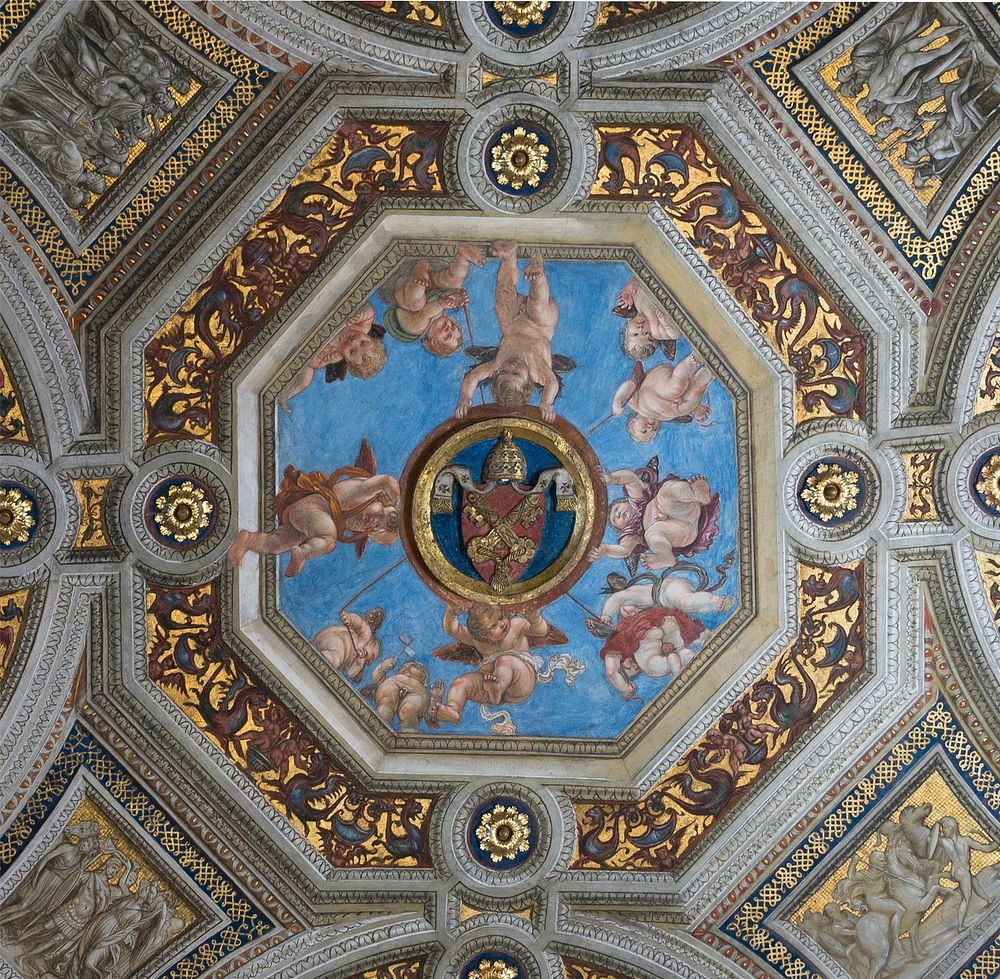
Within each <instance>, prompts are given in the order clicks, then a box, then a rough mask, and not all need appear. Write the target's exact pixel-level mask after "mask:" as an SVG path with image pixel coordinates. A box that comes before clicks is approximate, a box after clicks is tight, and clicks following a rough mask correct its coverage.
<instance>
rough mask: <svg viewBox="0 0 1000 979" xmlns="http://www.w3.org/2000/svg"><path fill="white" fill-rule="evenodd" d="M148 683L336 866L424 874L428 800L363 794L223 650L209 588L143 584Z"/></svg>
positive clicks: (213, 590)
mask: <svg viewBox="0 0 1000 979" xmlns="http://www.w3.org/2000/svg"><path fill="white" fill-rule="evenodd" d="M146 597H147V603H148V604H147V643H148V657H149V659H148V669H149V676H150V679H151V680H152V681H153V682H154V683H155V684H156V685H157V687H159V689H160V690H162V691H163V693H164V694H166V696H167V697H169V698H170V700H172V701H173V703H174V704H176V705H177V706H178V707H179V708H180V709H181V710H183V711H184V713H185V714H186V715H187V717H188V718H189V719H190V720H191V721H192V722H193V723H194V724H195V726H196V727H197V728H198V730H200V731H201V732H202V733H203V734H204V736H205V737H206V738H207V739H208V740H209V741H210V742H211V743H212V744H213V745H215V746H216V747H217V748H218V749H220V750H221V752H222V753H223V755H224V756H225V757H226V759H227V760H228V761H229V762H230V763H232V764H235V765H236V766H237V767H238V768H239V769H240V770H241V771H242V772H243V773H244V774H246V775H248V776H249V777H250V778H251V779H252V781H253V782H254V784H255V785H256V786H257V788H258V789H259V791H260V792H261V794H262V795H263V796H264V797H265V798H266V799H267V800H268V801H269V802H270V803H271V805H273V806H274V808H275V809H277V810H278V811H279V812H280V813H282V814H283V815H285V816H286V817H287V818H288V819H290V820H291V821H292V823H293V825H294V826H295V827H296V829H298V830H299V831H300V832H301V833H303V835H304V836H305V837H306V838H307V839H308V840H309V842H310V843H311V844H312V845H313V846H314V847H315V848H316V849H317V850H318V851H319V852H320V853H322V854H323V856H325V857H326V858H327V859H328V860H329V861H330V862H331V863H333V864H334V865H336V866H341V867H349V866H357V865H366V866H382V867H386V866H389V867H422V866H427V865H428V862H429V856H428V840H427V834H426V827H427V823H428V820H429V818H430V811H431V806H432V805H433V802H434V799H433V797H428V796H411V797H398V796H392V795H380V794H372V793H368V792H366V791H365V790H364V789H363V788H362V786H361V785H360V784H359V783H358V782H357V781H356V779H354V778H353V777H352V776H351V775H349V774H348V773H347V772H346V771H345V770H344V768H343V766H342V765H341V764H340V763H339V762H338V761H337V760H336V759H335V758H334V757H333V756H332V755H331V754H330V753H329V752H328V751H327V750H326V749H324V748H323V747H322V745H321V744H320V743H319V742H318V741H317V740H316V738H315V737H314V736H313V735H312V734H310V733H309V731H308V730H307V729H306V728H305V727H303V725H302V724H301V723H300V722H299V721H298V720H296V719H295V717H294V716H293V715H292V714H291V713H290V712H289V710H288V709H287V708H286V707H285V705H283V704H282V703H280V702H279V701H278V700H277V699H276V698H275V696H274V695H273V694H272V693H271V692H270V691H269V690H268V689H267V688H266V687H265V686H264V685H263V684H262V683H261V682H260V681H259V680H258V679H257V678H256V677H255V676H254V675H253V674H252V673H250V672H249V671H248V670H247V669H246V668H245V667H244V666H243V664H241V663H240V661H239V660H238V659H237V658H236V657H235V656H234V655H233V653H231V652H230V651H229V650H228V649H227V648H226V646H225V645H224V644H223V642H222V639H221V635H220V628H221V623H220V621H219V594H218V584H217V583H209V584H207V585H203V586H200V587H195V588H173V587H168V586H159V585H153V584H149V585H147V590H146Z"/></svg>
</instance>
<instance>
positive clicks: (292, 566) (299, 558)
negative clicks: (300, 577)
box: [285, 544, 306, 578]
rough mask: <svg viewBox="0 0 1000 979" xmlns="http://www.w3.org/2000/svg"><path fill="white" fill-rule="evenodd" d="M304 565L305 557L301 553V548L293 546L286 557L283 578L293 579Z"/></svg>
mask: <svg viewBox="0 0 1000 979" xmlns="http://www.w3.org/2000/svg"><path fill="white" fill-rule="evenodd" d="M305 564H306V559H305V555H304V554H303V553H302V548H301V547H299V546H298V544H296V545H295V547H293V548H292V550H291V552H290V553H289V555H288V567H287V568H285V577H286V578H294V577H295V576H296V575H297V574H298V573H299V572H300V571H301V570H302V569H303V568H304V567H305Z"/></svg>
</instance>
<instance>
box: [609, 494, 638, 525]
mask: <svg viewBox="0 0 1000 979" xmlns="http://www.w3.org/2000/svg"><path fill="white" fill-rule="evenodd" d="M631 518H632V508H631V507H630V506H629V505H628V504H627V503H626V502H625V501H624V500H617V501H616V502H614V503H612V504H611V508H610V509H609V510H608V522H609V523H610V524H611V526H612V527H614V528H615V530H624V529H625V528H626V527H627V526H628V522H629V520H631Z"/></svg>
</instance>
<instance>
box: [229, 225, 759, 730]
mask: <svg viewBox="0 0 1000 979" xmlns="http://www.w3.org/2000/svg"><path fill="white" fill-rule="evenodd" d="M390 253H391V257H390V258H388V259H387V260H386V262H384V263H382V265H381V266H380V267H381V268H382V269H383V270H384V271H383V272H382V273H381V274H380V275H379V276H378V277H377V278H375V279H372V280H370V281H371V285H370V286H369V287H364V286H362V289H363V291H362V292H361V293H360V294H359V293H358V292H357V290H356V291H355V293H354V296H355V299H354V300H353V301H351V302H349V303H348V304H347V305H344V304H341V305H342V308H341V309H339V310H337V311H336V312H335V313H333V314H332V315H331V316H330V318H329V319H328V320H326V321H325V322H324V323H323V324H322V326H321V327H320V329H319V330H318V331H316V332H315V333H314V336H313V338H312V339H311V341H310V342H309V343H308V344H307V346H306V347H305V348H303V349H302V350H300V351H299V352H298V353H297V355H296V356H295V358H293V359H292V360H291V361H287V362H286V364H285V367H284V368H283V370H282V371H281V372H280V373H279V375H278V377H277V378H276V381H275V385H276V386H275V385H272V388H273V390H274V391H275V394H276V400H277V402H278V408H277V410H276V412H275V416H276V421H275V425H274V430H273V431H274V445H275V458H274V468H273V472H274V486H273V496H272V497H270V498H268V493H267V491H265V500H264V515H265V524H264V526H265V527H267V526H271V527H273V528H274V529H272V530H267V531H263V532H251V531H248V530H244V531H241V533H240V535H239V537H238V538H237V542H236V544H235V545H234V550H233V556H234V557H235V558H236V559H240V558H242V557H243V555H244V554H245V553H246V552H247V551H256V552H258V553H261V554H267V555H275V558H274V560H275V564H274V566H273V571H272V574H273V577H272V579H271V580H272V582H273V588H274V592H275V597H276V606H277V609H278V612H279V614H280V616H281V617H283V618H284V619H285V620H286V621H287V622H288V623H289V624H290V625H291V626H292V627H293V630H294V633H295V634H297V636H298V637H299V638H300V639H301V640H302V646H303V654H304V655H307V656H309V657H310V658H311V659H312V661H313V662H314V664H315V666H316V670H317V673H318V674H319V676H318V677H317V682H318V683H319V682H325V683H326V684H328V685H329V686H331V687H332V688H333V689H334V691H335V692H336V693H337V694H338V695H339V696H340V697H341V699H342V700H343V701H344V702H345V703H346V704H348V705H351V706H352V708H353V709H354V710H355V711H356V712H357V713H358V714H359V719H360V720H361V721H362V723H363V724H364V725H366V726H368V727H369V728H373V727H377V728H380V729H381V731H382V732H383V735H384V734H388V733H389V731H390V730H391V731H392V732H395V733H396V734H397V735H402V736H412V735H421V736H424V737H428V736H429V737H432V738H433V737H441V736H445V735H448V736H454V735H456V734H457V735H462V736H472V737H475V736H493V737H495V736H497V735H502V736H508V737H514V736H517V737H521V736H529V737H531V738H533V739H556V740H562V739H565V740H572V741H579V740H580V739H595V740H600V741H613V740H615V739H617V738H620V737H621V735H622V734H623V733H624V732H625V731H626V730H627V729H628V728H629V726H630V725H631V724H633V722H635V721H636V719H637V718H638V717H640V715H642V714H643V712H655V711H657V710H658V709H662V707H663V704H664V695H665V692H666V691H667V690H668V689H669V688H670V687H671V686H672V685H674V684H677V683H678V680H679V678H680V680H683V677H684V673H685V672H688V671H689V667H690V666H691V664H692V663H696V662H697V661H699V659H702V658H704V657H706V656H709V655H711V649H712V648H717V646H718V645H719V644H718V643H717V642H715V639H716V637H717V636H718V635H719V634H720V631H724V630H723V627H724V626H725V625H726V623H727V622H728V621H729V620H730V619H731V617H732V616H733V615H734V612H735V611H736V610H737V608H738V606H739V595H740V593H741V589H740V575H741V560H740V554H739V545H738V542H739V540H740V530H741V521H742V520H743V519H744V518H743V517H741V507H740V485H739V484H740V476H739V474H740V472H741V470H743V469H744V467H743V465H741V458H740V452H739V450H738V446H737V438H736V431H737V399H734V391H733V383H734V378H733V375H732V374H730V373H729V370H728V367H726V365H725V362H724V361H723V360H722V359H721V358H720V357H719V356H718V355H717V353H715V352H714V351H713V350H712V349H711V346H710V345H709V344H708V343H707V341H706V340H705V338H704V337H701V336H700V335H698V334H697V331H696V330H694V329H693V328H692V324H691V322H690V321H686V319H685V317H684V316H683V315H679V314H682V311H681V310H680V309H679V308H671V309H669V310H668V306H671V305H672V304H671V303H669V302H667V300H666V298H665V297H664V296H663V294H662V290H661V289H658V288H657V287H656V286H655V284H652V283H650V282H649V281H647V279H646V278H644V275H643V272H642V270H637V269H635V268H632V267H630V264H628V263H626V262H625V261H621V260H611V259H603V258H601V257H600V255H601V252H600V250H598V249H581V248H580V247H578V246H575V247H574V246H566V247H565V248H560V247H558V246H556V245H544V246H543V245H531V246H523V247H519V246H518V245H517V243H515V242H513V241H508V240H497V241H492V242H491V241H483V242H473V241H455V242H453V243H447V242H442V241H441V240H426V241H407V242H406V243H405V244H403V243H397V245H396V246H395V248H394V249H390ZM604 253H605V254H613V252H612V251H611V250H610V249H606V250H605V252H604ZM619 254H620V252H619ZM595 255H596V256H598V257H595ZM656 296H658V297H659V298H655V297H656ZM358 299H361V300H362V301H361V302H360V303H358V302H357V300H358ZM744 471H745V470H744ZM744 478H745V477H744ZM286 631H287V630H286ZM310 647H311V648H310ZM535 743H537V741H536V742H535Z"/></svg>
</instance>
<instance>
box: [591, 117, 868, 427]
mask: <svg viewBox="0 0 1000 979" xmlns="http://www.w3.org/2000/svg"><path fill="white" fill-rule="evenodd" d="M596 129H597V135H598V138H599V140H600V144H601V150H600V167H599V169H598V172H597V177H596V179H595V181H594V186H593V188H592V189H591V192H590V193H591V199H592V200H607V199H611V200H656V201H658V202H659V203H660V204H661V205H662V207H663V209H664V211H665V212H666V213H667V215H668V216H669V217H670V218H671V220H672V221H673V222H674V223H675V224H676V225H677V227H678V229H679V230H680V231H681V232H682V233H683V234H684V236H685V237H686V238H687V239H688V240H689V241H690V242H691V244H692V245H693V246H694V247H695V248H696V249H697V251H698V253H699V254H700V255H701V256H702V258H704V260H705V261H706V262H707V263H708V265H709V266H710V268H711V269H712V270H713V271H714V272H715V274H716V275H717V276H718V277H719V279H721V280H722V282H723V283H724V284H725V286H726V288H727V289H728V290H729V291H730V292H731V293H732V295H733V298H734V299H735V300H736V301H737V302H738V303H739V304H740V306H742V307H743V309H744V310H745V311H746V313H747V315H748V316H749V317H750V319H751V320H752V321H753V323H754V324H755V326H756V327H757V329H758V330H760V332H761V334H762V335H763V336H764V337H766V338H767V340H768V342H769V343H770V344H771V345H772V346H773V347H774V349H775V350H776V351H777V352H778V353H779V354H780V355H781V357H782V359H783V360H784V361H785V363H787V364H788V366H789V368H790V369H791V371H792V374H793V375H794V378H795V403H796V419H797V421H798V422H804V421H809V420H810V419H813V418H830V417H833V418H858V419H862V420H863V419H864V417H865V400H866V392H865V355H866V354H865V348H866V344H865V340H864V337H863V336H862V335H861V332H860V331H859V330H858V329H857V328H856V327H854V326H852V325H851V324H849V323H848V322H847V321H846V320H845V319H844V317H843V316H842V315H841V314H840V313H839V312H838V311H837V309H836V307H835V306H834V305H833V303H832V302H831V300H830V298H829V297H828V296H827V295H826V294H825V293H824V292H823V291H822V289H821V288H820V286H819V285H818V284H817V282H816V280H815V279H814V278H813V276H811V275H810V274H809V271H808V270H807V269H806V267H805V265H804V264H803V263H802V261H801V260H800V259H799V258H798V257H796V256H795V255H793V254H792V252H791V250H790V249H789V248H788V246H787V245H786V244H785V243H784V241H783V240H782V239H781V237H780V235H779V234H778V232H777V231H776V230H775V228H774V227H773V225H772V224H771V223H770V222H769V221H768V220H767V219H766V218H765V217H764V215H763V214H762V212H761V211H760V209H759V208H758V207H756V205H754V204H753V202H752V201H750V199H749V198H748V197H747V195H746V193H745V192H744V191H743V189H742V188H741V187H740V186H739V185H738V184H736V182H735V181H734V180H733V178H732V176H731V175H730V174H729V173H728V172H727V171H726V170H725V169H724V168H723V167H722V166H721V165H720V164H719V163H718V161H717V160H716V159H715V158H714V157H713V155H712V154H711V153H710V152H709V150H708V147H707V146H706V145H705V143H704V141H703V140H702V139H701V137H700V136H699V135H698V133H696V132H695V131H694V130H693V129H690V128H688V127H686V126H665V127H657V128H651V127H645V126H615V125H603V124H598V125H597V126H596Z"/></svg>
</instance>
